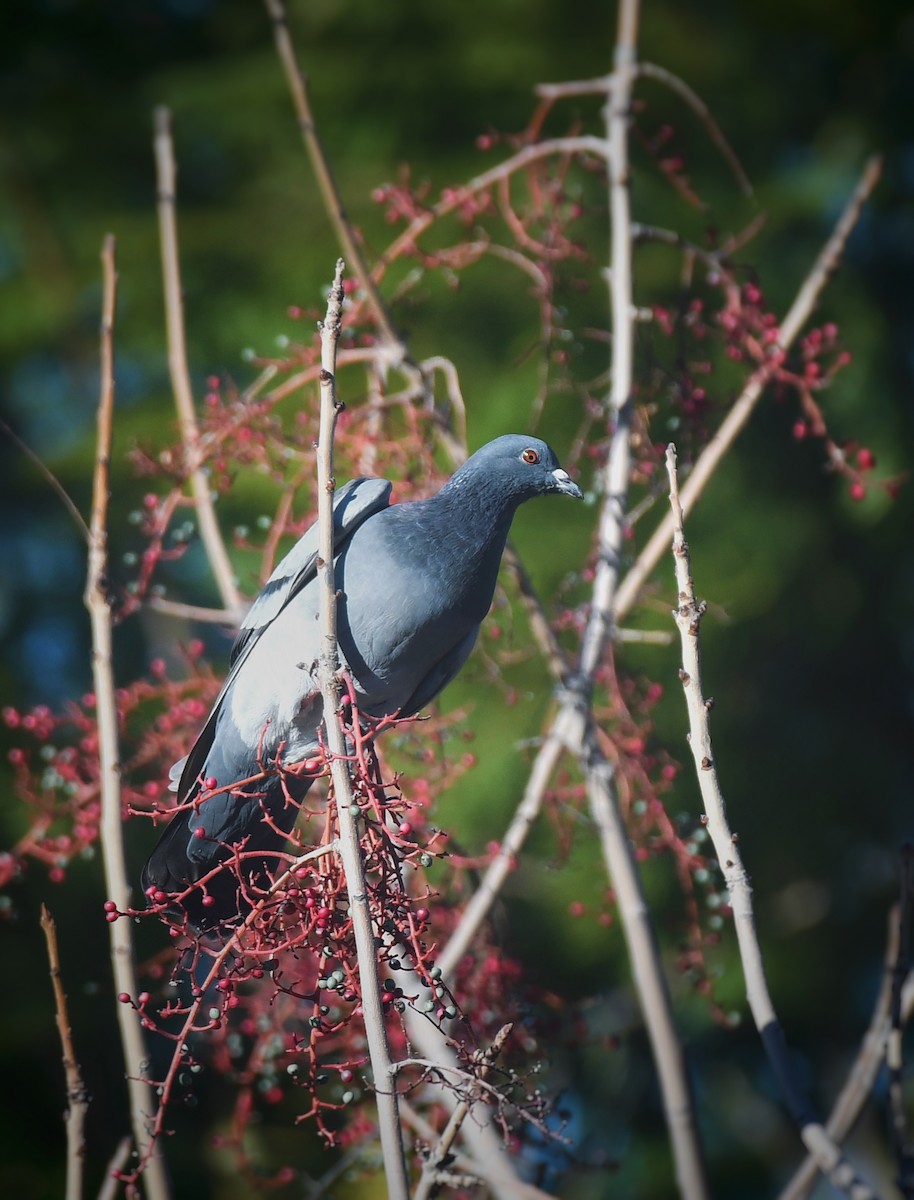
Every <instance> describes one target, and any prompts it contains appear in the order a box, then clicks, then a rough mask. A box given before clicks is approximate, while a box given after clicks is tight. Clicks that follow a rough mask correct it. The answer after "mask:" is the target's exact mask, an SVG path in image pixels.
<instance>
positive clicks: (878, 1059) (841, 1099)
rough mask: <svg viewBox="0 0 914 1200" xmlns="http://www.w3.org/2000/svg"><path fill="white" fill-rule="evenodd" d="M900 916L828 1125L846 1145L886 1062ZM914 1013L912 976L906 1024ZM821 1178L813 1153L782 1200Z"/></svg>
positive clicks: (799, 1196)
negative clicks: (867, 1018)
mask: <svg viewBox="0 0 914 1200" xmlns="http://www.w3.org/2000/svg"><path fill="white" fill-rule="evenodd" d="M899 915H900V914H899V911H898V908H897V907H895V908H893V909H892V911H891V912H890V913H889V921H888V937H887V938H886V953H885V970H884V972H883V976H882V986H881V987H880V989H879V995H878V996H877V998H876V1003H875V1005H874V1006H873V1015H872V1017H871V1018H870V1024H869V1028H868V1029H867V1031H866V1033H865V1034H864V1036H863V1039H862V1041H861V1043H860V1049H859V1050H858V1052H857V1057H856V1059H855V1060H854V1063H853V1065H852V1067H851V1069H850V1071H849V1072H848V1076H847V1079H846V1081H845V1083H844V1086H843V1087H842V1089H841V1091H840V1092H839V1093H838V1097H837V1099H836V1100H835V1103H834V1106H833V1107H832V1111H831V1113H830V1115H829V1118H828V1121H827V1122H826V1125H825V1128H826V1130H827V1131H828V1134H829V1137H831V1138H833V1139H834V1140H835V1141H836V1142H838V1143H839V1144H843V1143H844V1140H845V1139H846V1138H847V1136H848V1134H849V1133H850V1132H851V1131H852V1129H853V1128H854V1125H855V1124H856V1122H857V1118H858V1117H859V1116H860V1113H861V1111H862V1109H863V1106H864V1105H865V1104H866V1102H867V1100H868V1099H869V1097H870V1095H871V1094H872V1091H873V1088H874V1086H875V1084H876V1080H877V1078H878V1076H879V1072H880V1071H881V1070H882V1067H883V1064H884V1063H885V1058H886V1047H887V1045H888V1040H889V1037H890V1034H891V1028H892V1012H891V1009H892V993H893V990H894V979H895V968H896V965H897V962H898V947H899V945H900V929H899ZM912 1013H914V982H912V979H911V976H910V975H908V977H907V979H906V980H905V982H904V988H903V991H902V1011H901V1022H902V1024H904V1025H907V1023H908V1021H910V1019H911V1015H912ZM818 1177H819V1165H818V1163H817V1162H816V1160H815V1158H814V1157H813V1155H812V1154H807V1156H806V1158H805V1159H804V1160H803V1162H802V1163H801V1164H800V1166H799V1167H798V1168H797V1169H796V1171H795V1172H794V1174H793V1176H792V1178H791V1179H790V1181H789V1182H788V1183H787V1185H786V1186H785V1187H784V1188H783V1189H782V1190H781V1193H780V1196H779V1198H778V1200H806V1198H807V1197H808V1196H809V1194H810V1193H811V1192H812V1190H813V1188H814V1187H815V1185H816V1180H817V1179H818Z"/></svg>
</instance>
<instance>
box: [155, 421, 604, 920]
mask: <svg viewBox="0 0 914 1200" xmlns="http://www.w3.org/2000/svg"><path fill="white" fill-rule="evenodd" d="M391 487H392V485H391V484H390V482H389V481H387V480H384V479H370V478H365V479H355V480H352V481H351V482H350V483H348V484H346V485H345V486H343V487H341V488H340V489H338V491H337V492H336V494H335V496H334V508H333V522H334V580H335V585H336V589H337V637H338V642H339V651H340V658H341V660H342V666H343V669H344V670H345V671H346V672H347V674H348V677H349V679H350V681H351V687H352V691H353V695H354V698H355V702H356V706H357V709H358V712H359V713H360V714H362V715H363V716H365V717H368V718H374V719H377V718H382V717H388V716H399V717H408V716H412V715H413V714H415V713H417V712H419V711H420V709H422V708H424V707H425V706H426V705H427V704H428V703H429V702H430V701H432V700H433V699H434V698H435V696H437V695H438V693H439V692H440V691H441V690H442V689H443V688H444V687H446V686H447V684H448V683H450V681H451V680H452V679H453V678H454V677H455V675H456V674H457V673H458V671H459V670H460V668H461V667H462V666H463V664H464V662H465V661H466V659H467V657H468V656H469V654H470V651H471V650H472V649H473V645H474V643H475V641H476V636H477V634H478V632H479V628H480V625H481V624H482V621H483V619H484V618H485V616H486V614H487V612H488V611H489V608H490V606H491V603H492V597H493V595H494V593H495V585H496V579H497V576H498V569H499V565H500V562H501V557H502V552H503V551H504V548H505V542H506V540H507V537H508V530H509V528H510V526H511V521H512V519H513V517H514V513H515V511H516V510H517V508H518V506H519V505H520V504H522V503H524V501H526V500H530V499H532V498H533V497H535V496H541V495H547V494H550V493H558V494H560V495H565V496H573V497H576V498H577V499H581V498H582V492H581V489H580V488H579V487H578V486H577V484H575V483H574V482H573V481H572V480H571V478H570V477H569V475H568V474H567V472H565V471H564V470H563V469H562V468H561V466H560V465H559V461H558V459H557V457H556V455H555V453H554V451H553V450H552V449H551V448H550V447H549V446H548V445H547V444H546V443H545V442H543V441H540V440H539V439H538V438H534V437H527V436H524V435H521V434H506V435H504V436H503V437H499V438H496V439H495V440H494V441H491V442H489V443H487V444H486V445H485V446H483V447H482V448H481V449H480V450H477V451H476V453H475V454H473V455H472V456H471V457H470V458H468V459H467V460H466V462H465V463H464V464H463V465H462V466H461V467H460V468H459V469H458V470H457V471H456V472H455V473H454V475H452V476H451V478H450V479H449V480H448V481H447V483H445V485H444V486H443V487H442V488H441V490H440V491H439V492H437V493H436V494H435V495H434V496H431V497H430V498H429V499H427V500H413V501H408V502H403V503H398V504H391V503H390V494H391ZM317 551H318V530H317V525H316V524H315V525H312V526H311V528H310V529H308V530H307V532H306V533H305V534H304V535H303V536H302V537H301V539H300V540H299V541H298V542H297V543H296V544H295V546H294V547H293V548H292V549H291V550H290V552H289V553H288V554H287V555H286V557H285V558H284V559H283V560H282V561H281V562H280V563H279V565H278V566H277V567H276V569H275V571H274V572H273V574H272V575H271V576H270V578H269V579H268V581H267V583H266V584H265V585H264V588H263V590H262V591H261V593H260V595H259V596H258V597H257V599H256V600H255V601H254V603H253V604H252V606H251V608H250V610H249V612H248V614H247V616H246V617H245V619H244V621H243V622H242V625H241V628H240V630H239V633H238V636H237V638H236V641H235V644H234V646H233V648H232V652H231V659H230V671H229V674H228V677H227V679H226V681H225V683H224V685H223V687H222V690H221V692H220V693H219V696H218V697H217V699H216V702H215V704H214V706H213V709H212V712H211V713H210V715H209V718H208V720H207V721H206V724H205V725H204V727H203V730H202V732H201V733H200V735H199V737H198V738H197V740H196V742H195V743H194V746H193V748H192V749H191V751H190V753H189V754H188V755H187V757H186V758H185V759H182V760H181V761H180V762H178V763H176V764H175V766H174V767H173V768H172V780H173V783H174V781H175V780H176V781H177V783H176V789H175V790H176V791H177V795H178V800H179V803H180V805H181V808H180V811H179V812H178V813H177V814H176V815H175V816H174V817H173V818H172V820H171V822H170V823H169V825H168V826H167V828H166V829H165V831H164V833H163V834H162V837H161V838H160V840H159V842H158V844H157V845H156V847H155V848H154V850H153V851H152V854H151V855H150V857H149V859H148V861H147V862H146V865H145V867H144V868H143V874H142V886H143V889H144V893H145V895H146V896H147V898H148V899H149V901H150V903H156V904H162V903H164V902H165V900H166V899H167V900H169V901H172V900H173V899H174V897H175V896H176V894H179V893H185V892H188V888H192V890H191V891H190V892H188V894H187V895H185V896H182V897H181V899H180V901H179V903H178V906H179V907H180V909H183V912H184V913H185V914H186V917H187V919H188V922H189V924H190V926H191V927H192V928H194V929H196V930H198V931H208V930H213V929H216V928H218V927H224V926H227V925H230V924H232V923H234V922H236V921H237V920H238V919H239V917H242V916H244V915H245V914H246V913H247V912H248V911H249V910H250V906H251V903H252V897H256V896H257V895H258V894H262V892H263V891H264V890H265V888H267V887H268V886H269V881H270V875H271V869H272V874H279V873H280V872H281V870H282V869H283V868H284V867H285V865H286V864H287V856H286V855H285V854H284V852H283V848H284V846H285V843H286V841H287V839H288V837H289V834H290V833H291V830H292V827H293V826H294V824H295V820H296V817H297V816H298V812H299V808H300V806H301V802H302V800H303V799H304V797H305V794H306V793H307V791H308V788H309V787H310V785H311V783H312V782H313V778H314V776H313V774H312V775H310V776H309V775H308V774H306V773H303V772H302V771H301V766H300V765H301V764H303V763H307V760H308V759H309V758H313V757H314V756H315V755H319V754H320V729H321V723H322V720H323V702H322V698H321V691H320V684H319V678H318V662H317V660H318V655H319V653H320V635H319V623H318V615H319V604H320V601H319V589H318V583H317V568H316V563H317ZM293 767H294V768H296V769H286V768H293ZM265 771H266V774H265ZM229 858H234V859H235V862H234V863H233V864H231V866H224V867H223V869H221V870H218V868H219V867H220V865H221V864H225V863H226V862H227V860H228V859H229ZM238 863H240V864H241V869H240V871H239V869H238V866H237V864H238ZM204 877H206V878H204ZM201 881H202V882H201ZM195 884H199V886H196V887H193V885H195Z"/></svg>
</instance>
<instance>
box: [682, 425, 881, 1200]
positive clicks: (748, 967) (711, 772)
mask: <svg viewBox="0 0 914 1200" xmlns="http://www.w3.org/2000/svg"><path fill="white" fill-rule="evenodd" d="M666 466H667V473H668V476H669V480H670V509H671V513H672V520H673V559H674V562H675V567H676V586H677V590H678V593H679V594H678V599H677V604H676V608H675V610H674V617H675V620H676V626H677V628H678V630H679V634H680V640H681V643H682V670H681V671H680V674H679V677H680V680H681V682H682V687H683V692H684V693H685V700H686V707H687V710H688V718H689V746H690V748H691V751H692V757H693V759H694V760H695V771H696V776H697V779H698V786H699V790H700V792H701V798H702V803H703V806H704V812H705V816H704V824H705V828H706V829H707V831H708V833H709V835H710V837H711V842H712V845H713V847H714V852H715V854H716V855H717V861H718V863H719V864H720V868H721V871H722V873H723V877H724V881H725V882H726V885H727V893H728V896H729V899H730V908H731V910H732V913H733V925H734V929H735V931H736V938H737V944H738V947H739V956H740V962H741V964H742V968H743V976H744V979H745V983H746V998H747V1000H748V1003H749V1009H750V1011H751V1013H752V1018H753V1020H754V1022H755V1026H756V1028H757V1029H758V1032H759V1035H760V1037H761V1039H762V1044H763V1046H764V1048H765V1052H766V1054H767V1055H768V1059H769V1062H770V1063H771V1067H772V1070H773V1071H774V1074H775V1077H776V1078H777V1080H778V1082H779V1084H780V1086H781V1090H782V1092H783V1095H784V1099H785V1101H786V1103H787V1106H788V1108H789V1109H790V1113H791V1116H792V1117H793V1120H794V1122H795V1123H796V1125H797V1127H798V1129H799V1132H800V1136H801V1138H802V1139H803V1142H804V1144H805V1146H806V1147H807V1149H808V1150H809V1151H810V1152H811V1153H812V1154H813V1155H814V1156H815V1158H816V1161H817V1162H818V1164H819V1168H820V1170H821V1171H822V1172H823V1174H824V1175H826V1177H827V1178H828V1179H829V1180H830V1181H831V1183H832V1184H834V1186H835V1187H837V1188H839V1189H840V1190H841V1191H843V1192H844V1193H845V1194H846V1195H848V1196H851V1197H853V1198H854V1200H867V1198H871V1197H874V1196H875V1193H874V1192H873V1191H872V1189H871V1188H870V1186H869V1185H868V1184H867V1183H866V1182H865V1181H864V1180H862V1179H861V1178H860V1177H859V1176H858V1175H857V1172H856V1171H855V1169H854V1168H853V1167H852V1166H851V1164H850V1163H849V1162H848V1161H847V1159H846V1158H845V1157H844V1155H843V1154H842V1152H841V1149H840V1147H839V1146H838V1145H837V1144H836V1143H835V1142H834V1140H833V1139H832V1138H831V1137H829V1135H828V1133H827V1131H826V1130H825V1129H824V1127H823V1126H822V1124H821V1123H820V1122H819V1121H818V1119H817V1118H816V1117H815V1116H814V1114H813V1112H812V1109H811V1107H810V1104H809V1101H808V1100H807V1098H806V1096H805V1095H804V1094H803V1091H802V1089H801V1088H800V1087H799V1085H798V1083H797V1080H796V1074H795V1071H794V1068H793V1065H792V1062H791V1059H790V1053H789V1050H788V1048H787V1043H786V1039H785V1037H784V1031H783V1029H782V1027H781V1024H780V1022H779V1021H778V1018H777V1014H776V1012H775V1009H774V1004H773V1003H772V1000H771V995H770V993H769V991H768V982H767V979H766V976H765V965H764V960H763V957H762V949H761V945H760V943H759V940H758V933H757V931H756V927H755V915H754V913H753V906H752V887H751V884H750V882H749V874H748V872H747V870H746V868H745V866H744V865H743V860H742V855H741V853H740V849H739V845H738V838H737V836H736V834H734V833H733V831H732V829H731V827H730V824H729V821H728V819H727V810H726V804H725V803H724V796H723V792H722V790H721V785H720V779H719V776H718V774H717V767H716V764H715V761H714V752H713V748H712V744H711V728H710V718H709V705H707V704H706V703H705V699H704V693H703V690H702V682H701V658H700V646H699V637H698V634H699V626H700V623H701V617H702V614H703V612H704V610H705V606H704V605H703V604H700V603H699V602H698V601H697V599H696V597H695V588H694V585H693V582H692V578H691V575H690V562H689V549H688V545H687V544H686V540H685V532H684V530H683V510H682V503H681V500H680V496H679V484H678V478H677V472H676V449H675V447H674V446H673V445H670V446H669V447H668V449H667V454H666Z"/></svg>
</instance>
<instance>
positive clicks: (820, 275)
mask: <svg viewBox="0 0 914 1200" xmlns="http://www.w3.org/2000/svg"><path fill="white" fill-rule="evenodd" d="M881 170H882V160H881V158H879V157H878V156H877V157H874V158H871V159H870V160H869V161H868V162H867V164H866V167H865V168H864V171H863V174H862V175H861V177H860V181H859V183H858V184H857V186H856V188H855V189H854V192H853V194H852V196H851V197H850V199H849V200H848V202H847V205H846V206H845V208H844V212H843V213H842V214H841V217H840V218H839V220H838V223H837V224H836V225H835V228H834V231H833V232H832V235H831V237H830V238H829V239H828V241H827V242H826V243H825V245H824V246H823V247H822V250H821V251H820V252H819V255H818V257H817V258H816V261H815V263H814V264H813V266H812V269H811V270H810V272H809V274H808V275H807V276H806V278H805V279H804V280H803V283H802V284H801V286H800V290H799V291H798V292H797V294H796V297H795V298H794V301H793V303H792V304H791V306H790V308H789V309H788V311H787V314H786V316H785V317H784V320H783V321H782V322H781V326H780V330H779V333H778V341H777V346H776V347H774V349H779V350H788V349H789V348H790V346H791V345H792V344H793V342H794V341H795V339H796V337H797V335H798V334H799V332H800V330H801V329H802V328H803V326H804V325H805V323H806V321H807V320H808V319H809V317H810V314H811V313H812V311H813V309H814V308H815V306H816V303H817V302H818V299H819V296H820V295H821V293H822V289H823V288H824V287H825V285H826V283H827V282H828V280H829V279H830V278H831V276H832V275H833V274H834V272H835V270H836V269H837V267H838V263H839V262H840V260H841V256H842V254H843V253H844V247H845V246H846V244H847V239H848V238H849V237H850V234H851V231H852V230H853V228H854V226H855V225H856V223H857V221H858V219H859V217H860V212H861V210H862V208H863V206H864V204H865V203H866V201H867V200H868V199H869V197H870V195H871V194H872V192H873V189H874V188H875V186H876V184H877V182H878V181H879V176H880V173H881ZM771 374H772V367H771V366H770V365H767V364H762V366H760V367H759V368H757V370H756V371H755V372H754V373H753V374H752V375H751V376H750V378H749V380H748V381H747V383H746V385H745V387H744V388H743V390H742V391H741V392H740V394H739V396H738V397H737V398H736V400H735V401H734V403H733V405H732V407H731V408H730V411H729V412H728V413H727V415H726V417H724V419H723V421H722V422H721V425H720V428H719V429H718V430H717V431H716V433H715V434H714V435H713V437H712V438H711V440H710V442H709V443H708V445H707V446H706V447H705V449H704V450H703V451H702V453H701V455H700V456H699V458H698V461H697V462H696V463H695V466H694V467H693V469H692V471H691V473H690V475H689V477H688V479H687V480H686V481H685V483H684V484H683V486H682V490H681V493H680V495H681V500H682V511H683V513H685V514H686V515H688V514H689V513H690V512H691V511H692V509H693V508H694V506H695V504H696V503H697V502H698V500H699V499H700V497H701V495H702V493H703V491H704V489H705V487H706V486H707V484H708V482H709V481H710V479H711V477H712V476H713V474H714V472H715V471H716V470H717V468H718V466H719V465H720V463H721V460H722V459H723V458H724V456H725V455H726V454H727V452H728V451H729V449H730V447H731V446H732V445H733V442H734V441H735V440H736V438H737V436H738V435H739V434H740V433H741V432H742V429H743V427H744V426H745V424H746V422H747V421H748V420H749V417H750V416H751V415H752V412H753V410H754V409H755V405H756V403H757V402H758V399H759V397H760V396H761V395H762V392H763V391H764V390H765V386H766V385H767V383H768V381H769V379H770V378H771ZM672 536H673V518H672V515H671V514H670V513H667V515H666V516H665V517H664V518H663V520H662V521H661V522H660V524H659V525H658V526H657V528H656V529H655V530H654V532H653V533H652V534H651V536H650V538H649V539H648V541H647V543H646V544H645V546H644V548H643V549H642V550H641V551H640V553H639V554H638V557H637V559H636V560H635V562H634V564H633V565H632V567H631V568H630V569H629V571H628V572H627V573H626V576H625V578H624V579H623V580H622V582H621V584H620V585H619V590H618V592H617V593H616V597H615V603H614V606H613V615H614V619H615V620H616V621H617V622H618V621H621V620H622V618H623V617H624V616H625V614H626V613H628V612H629V611H630V610H631V608H632V607H633V605H634V604H635V602H636V601H637V599H638V596H639V594H640V592H641V589H642V588H643V587H644V585H645V583H646V582H647V580H648V578H649V577H650V575H651V573H652V572H653V570H654V568H655V567H656V566H657V564H658V563H659V562H660V559H661V558H662V557H663V555H664V554H665V553H666V551H667V548H668V547H669V544H670V539H671V538H672Z"/></svg>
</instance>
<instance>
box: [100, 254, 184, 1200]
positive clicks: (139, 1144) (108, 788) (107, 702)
mask: <svg viewBox="0 0 914 1200" xmlns="http://www.w3.org/2000/svg"><path fill="white" fill-rule="evenodd" d="M102 268H103V275H104V287H103V307H102V325H101V396H100V400H99V408H98V447H97V451H96V459H95V479H94V486H93V496H92V519H91V523H90V536H89V564H88V571H87V577H86V590H85V603H86V607H87V609H88V610H89V616H90V619H91V624H92V676H93V683H94V687H95V698H96V711H97V714H98V746H99V759H100V777H101V806H102V816H101V838H100V842H101V850H102V858H103V862H104V870H105V884H106V888H107V892H108V897H109V899H111V900H113V901H114V903H115V904H116V905H117V908H118V911H119V912H125V911H126V910H127V909H128V908H129V907H130V886H129V884H128V882H127V868H126V864H125V860H124V838H123V821H122V803H121V781H120V763H119V744H118V719H117V700H116V697H115V691H114V675H113V666H112V651H111V607H110V604H109V601H108V584H107V574H108V533H107V521H108V477H109V466H110V461H111V431H112V421H113V412H114V314H115V301H116V296H117V269H116V264H115V243H114V238H113V237H112V236H111V235H110V234H109V235H108V236H107V237H106V238H105V242H104V245H103V248H102ZM108 931H109V937H110V945H111V963H112V968H113V971H114V984H115V989H116V991H117V992H125V993H126V994H127V995H129V996H135V995H136V994H137V984H136V971H135V966H134V963H135V957H134V951H133V926H132V925H131V923H130V921H127V920H120V921H112V922H111V924H110V925H109V926H108ZM117 1020H118V1025H119V1028H120V1035H121V1045H122V1047H123V1054H124V1065H125V1067H126V1073H127V1089H128V1098H129V1102H130V1119H131V1124H132V1128H133V1140H134V1144H135V1146H136V1151H137V1154H138V1155H139V1159H140V1162H144V1163H145V1169H144V1172H143V1182H144V1185H145V1189H146V1195H147V1197H148V1198H149V1200H167V1198H168V1196H169V1193H170V1189H169V1185H168V1179H167V1176H166V1174H165V1164H164V1160H163V1159H162V1158H161V1156H160V1155H159V1154H158V1153H153V1154H149V1147H150V1142H151V1137H150V1131H149V1122H150V1120H151V1116H152V1113H153V1112H155V1109H156V1100H155V1095H154V1093H153V1090H152V1088H151V1087H150V1086H149V1084H148V1083H147V1082H146V1081H145V1078H144V1076H145V1074H146V1069H147V1064H146V1052H145V1049H144V1046H143V1035H142V1031H141V1029H140V1025H139V1021H138V1019H137V1016H136V1014H135V1012H134V1011H133V1009H132V1008H131V1007H130V1006H129V1005H127V1004H118V1005H117Z"/></svg>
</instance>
